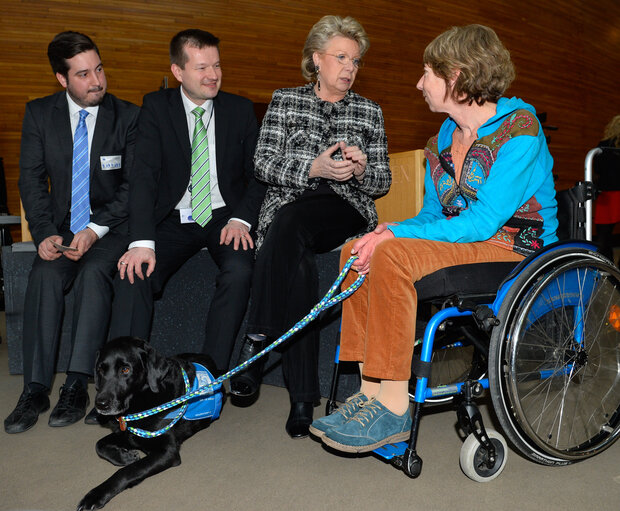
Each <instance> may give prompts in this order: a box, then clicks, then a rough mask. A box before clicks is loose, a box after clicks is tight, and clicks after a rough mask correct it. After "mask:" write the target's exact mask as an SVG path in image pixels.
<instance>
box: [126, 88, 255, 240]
mask: <svg viewBox="0 0 620 511" xmlns="http://www.w3.org/2000/svg"><path fill="white" fill-rule="evenodd" d="M181 94H182V92H181V88H180V87H178V88H175V89H163V90H160V91H156V92H152V93H150V94H147V95H146V96H144V102H143V104H142V109H141V111H140V118H139V121H138V139H137V142H136V158H135V165H134V168H133V170H132V174H131V179H130V215H129V234H130V241H136V240H154V239H155V227H156V225H157V224H158V223H159V222H161V221H162V220H163V219H164V218H165V217H166V216H167V215H168V214H170V213H171V212H172V210H173V209H174V207H175V206H176V205H177V204H178V202H179V201H180V200H181V198H182V197H183V194H184V193H185V190H186V189H187V185H188V184H189V179H190V172H191V144H190V141H189V132H188V129H187V118H186V115H185V110H184V108H183V100H182V99H181ZM213 108H214V117H215V154H216V164H217V180H218V185H219V189H220V192H221V194H222V197H223V198H224V201H225V202H226V205H227V206H228V207H229V208H230V210H231V217H236V218H240V219H242V220H245V221H246V222H248V223H250V224H251V225H252V226H253V227H256V224H257V221H258V212H259V210H260V206H261V204H262V201H263V197H264V194H265V186H264V185H262V184H259V183H258V181H256V179H255V178H254V162H253V158H254V149H255V146H256V139H257V134H258V126H257V122H256V116H255V114H254V108H253V106H252V102H251V101H250V100H249V99H246V98H243V97H241V96H236V95H234V94H228V93H226V92H221V91H220V92H219V93H218V95H217V96H216V97H215V98H214V100H213Z"/></svg>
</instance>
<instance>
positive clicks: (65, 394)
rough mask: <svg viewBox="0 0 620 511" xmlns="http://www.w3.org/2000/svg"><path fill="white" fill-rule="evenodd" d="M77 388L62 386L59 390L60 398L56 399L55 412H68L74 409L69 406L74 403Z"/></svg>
mask: <svg viewBox="0 0 620 511" xmlns="http://www.w3.org/2000/svg"><path fill="white" fill-rule="evenodd" d="M77 391H78V387H67V386H65V385H63V386H62V387H61V388H60V398H58V404H57V405H56V409H57V410H68V409H69V408H74V406H72V405H71V403H73V402H74V401H75V395H76V394H77Z"/></svg>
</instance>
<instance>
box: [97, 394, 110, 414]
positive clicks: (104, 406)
mask: <svg viewBox="0 0 620 511" xmlns="http://www.w3.org/2000/svg"><path fill="white" fill-rule="evenodd" d="M95 408H97V411H98V412H99V413H103V412H105V411H107V410H108V409H109V408H110V400H109V399H106V398H104V397H98V398H97V399H95Z"/></svg>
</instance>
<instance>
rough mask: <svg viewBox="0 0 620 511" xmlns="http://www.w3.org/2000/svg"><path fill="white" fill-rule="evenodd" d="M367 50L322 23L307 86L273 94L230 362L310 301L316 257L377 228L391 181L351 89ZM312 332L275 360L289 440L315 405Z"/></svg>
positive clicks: (361, 101)
mask: <svg viewBox="0 0 620 511" xmlns="http://www.w3.org/2000/svg"><path fill="white" fill-rule="evenodd" d="M368 46H369V42H368V37H367V36H366V33H365V32H364V29H363V28H362V26H361V25H360V24H359V23H358V22H357V21H356V20H354V19H353V18H350V17H347V18H344V19H342V18H339V17H337V16H325V17H324V18H322V19H321V20H320V21H319V22H318V23H317V24H316V25H315V26H314V27H313V28H312V30H311V31H310V33H309V35H308V38H307V40H306V44H305V47H304V51H303V59H302V71H303V74H304V77H305V78H306V79H310V80H315V81H314V83H309V84H307V85H305V86H302V87H297V88H292V89H280V90H276V91H275V92H274V94H273V99H272V101H271V104H270V105H269V109H268V110H267V113H266V115H265V118H264V120H263V124H262V128H261V132H260V136H259V140H258V145H257V148H256V153H255V156H254V164H255V172H256V177H257V178H258V179H259V180H261V181H263V182H265V183H266V184H267V185H268V186H269V187H268V190H267V193H266V195H265V199H264V201H263V205H262V208H261V212H260V216H259V222H258V228H257V240H256V245H257V249H258V252H257V260H256V267H255V271H254V279H253V283H252V300H251V304H250V317H249V322H248V336H247V338H246V341H245V344H244V347H243V349H242V352H241V355H240V359H239V362H243V361H245V360H248V359H249V358H250V357H251V356H253V355H254V354H256V353H258V351H260V350H262V349H263V348H264V347H266V346H267V344H268V339H269V338H276V337H277V336H279V335H281V334H283V333H284V332H285V331H286V330H287V329H288V328H290V327H291V326H292V325H293V324H295V322H297V321H298V320H299V319H301V318H302V317H303V316H305V315H306V314H307V313H308V312H309V310H310V309H311V308H312V306H313V305H314V304H315V303H316V302H317V301H318V272H317V268H316V260H315V255H316V254H317V253H323V252H328V251H330V250H333V249H335V248H337V247H338V246H340V245H341V244H342V243H343V242H345V241H346V240H347V239H349V238H351V237H353V236H355V235H358V234H360V233H364V232H369V231H371V230H372V229H374V228H375V226H376V225H377V211H376V209H375V205H374V200H373V199H375V198H377V197H380V196H382V195H385V194H386V193H387V191H388V190H389V187H390V183H391V174H390V170H389V165H388V151H387V139H386V136H385V130H384V126H383V115H382V112H381V108H380V107H379V105H377V104H376V103H374V102H373V101H370V100H368V99H366V98H363V97H362V96H360V95H358V94H356V93H354V92H352V91H351V90H350V89H351V86H352V85H353V82H354V80H355V77H356V74H357V71H358V68H359V66H360V59H361V58H362V56H363V55H364V53H365V52H366V50H367V49H368ZM318 334H319V331H318V328H317V327H316V326H314V325H311V326H310V327H309V328H307V329H305V330H304V331H303V332H302V333H301V335H299V334H298V335H296V337H295V338H293V339H292V340H291V341H290V342H289V343H287V345H286V346H285V348H284V350H283V353H282V362H283V371H284V377H285V380H286V383H287V387H288V390H289V394H290V397H291V411H290V414H289V417H288V420H287V423H286V430H287V432H288V433H289V435H290V436H291V437H293V438H301V437H304V436H307V434H308V427H309V425H310V423H311V422H312V409H313V405H314V402H316V401H318V400H319V399H320V393H319V382H318ZM261 360H262V359H261ZM261 372H262V364H261V362H260V360H259V361H257V362H256V363H255V364H253V366H251V367H250V368H249V369H248V370H246V371H245V372H243V373H240V374H239V375H238V376H237V377H235V378H233V380H232V382H231V392H232V394H233V395H236V396H238V397H243V398H245V399H246V400H247V398H250V397H253V396H255V395H256V392H257V391H258V387H259V385H260V378H261ZM235 401H237V399H234V400H233V402H235Z"/></svg>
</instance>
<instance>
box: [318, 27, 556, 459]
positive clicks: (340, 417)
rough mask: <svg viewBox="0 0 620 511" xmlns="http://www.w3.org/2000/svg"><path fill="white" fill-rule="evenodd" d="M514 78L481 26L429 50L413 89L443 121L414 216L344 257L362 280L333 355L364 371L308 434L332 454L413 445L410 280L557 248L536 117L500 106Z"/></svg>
mask: <svg viewBox="0 0 620 511" xmlns="http://www.w3.org/2000/svg"><path fill="white" fill-rule="evenodd" d="M513 79H514V67H513V65H512V62H511V60H510V54H509V52H508V50H506V48H505V47H504V46H503V44H502V43H501V41H500V40H499V38H498V37H497V34H495V32H494V31H493V30H492V29H490V28H488V27H485V26H482V25H469V26H466V27H453V28H451V29H450V30H448V31H446V32H444V33H443V34H441V35H439V36H438V37H437V38H436V39H435V40H434V41H433V42H431V44H429V45H428V47H427V48H426V50H425V52H424V74H423V76H422V77H421V78H420V80H419V82H418V84H417V88H418V89H419V90H420V91H422V95H423V96H424V99H425V100H426V102H427V103H428V106H429V108H430V110H431V111H433V112H440V113H446V114H448V118H447V119H446V120H445V121H444V123H443V125H442V126H441V129H440V131H439V133H438V134H437V135H436V136H434V137H432V138H431V139H430V140H429V141H428V143H427V145H426V148H425V156H426V177H425V194H424V206H423V207H422V210H421V211H420V213H419V214H418V215H417V216H415V217H414V218H411V219H409V220H405V221H403V222H400V223H398V224H381V225H379V226H378V227H377V228H376V229H375V230H374V232H371V233H369V234H366V235H365V236H363V237H362V238H360V239H358V240H355V241H353V242H350V243H348V244H347V245H345V247H344V248H343V249H342V257H341V259H342V263H343V264H344V262H345V261H346V260H347V259H348V258H349V257H350V255H351V254H354V255H357V256H358V259H357V260H356V262H355V266H354V269H355V270H356V271H357V272H358V273H360V274H366V275H367V278H366V280H365V282H364V284H363V285H362V286H361V288H360V289H359V290H358V291H357V292H356V293H354V294H353V295H352V296H351V297H350V298H349V299H348V300H347V301H345V302H344V304H343V312H342V316H343V317H342V337H341V347H340V360H349V361H356V362H359V364H360V371H361V375H362V384H361V389H360V391H359V392H358V393H357V394H355V395H353V396H351V397H350V398H349V399H348V400H347V402H346V403H345V404H344V405H343V406H342V407H340V408H339V409H338V410H336V411H335V412H334V413H332V414H331V415H329V416H327V417H323V418H322V419H318V420H315V421H314V422H313V424H312V426H311V428H310V431H311V432H312V433H313V434H315V435H316V436H318V437H320V438H321V439H322V440H323V442H324V443H325V444H327V445H329V446H331V447H333V448H335V449H338V450H341V451H346V452H368V451H372V450H374V449H376V448H377V447H380V446H381V445H384V444H386V443H391V442H397V441H401V440H406V439H407V438H408V437H409V430H410V428H411V417H410V414H409V396H408V381H409V378H410V377H411V357H412V354H413V342H414V339H415V316H416V308H417V295H416V291H415V287H414V283H415V282H416V281H418V280H420V279H421V278H422V277H424V276H425V275H428V274H430V273H433V272H435V271H437V270H439V269H441V268H445V267H448V266H454V265H459V264H470V263H481V262H495V261H515V262H517V261H520V260H521V259H523V258H524V256H526V255H528V254H531V253H532V252H534V251H535V250H537V249H539V248H541V247H542V246H545V245H548V244H550V243H552V242H554V241H556V240H557V237H556V234H555V232H556V228H557V218H556V214H557V208H556V201H555V189H554V185H553V176H552V173H551V169H552V167H553V159H552V157H551V155H550V154H549V150H548V148H547V143H546V141H545V136H544V134H543V131H542V127H541V125H540V122H539V121H538V119H537V118H536V113H535V110H534V108H533V107H532V106H531V105H528V104H527V103H525V102H523V101H521V100H520V99H518V98H511V99H508V98H504V97H502V94H503V93H504V91H505V90H506V89H507V88H508V86H509V85H510V83H511V82H512V80H513ZM355 278H356V275H355V274H354V273H353V272H351V273H350V274H349V275H348V276H347V280H345V285H346V284H350V283H352V282H353V280H355ZM481 278H484V276H483V275H481Z"/></svg>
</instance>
